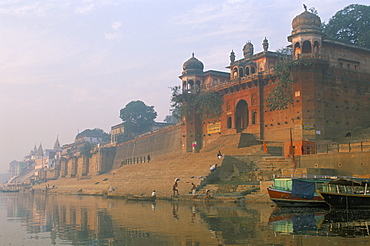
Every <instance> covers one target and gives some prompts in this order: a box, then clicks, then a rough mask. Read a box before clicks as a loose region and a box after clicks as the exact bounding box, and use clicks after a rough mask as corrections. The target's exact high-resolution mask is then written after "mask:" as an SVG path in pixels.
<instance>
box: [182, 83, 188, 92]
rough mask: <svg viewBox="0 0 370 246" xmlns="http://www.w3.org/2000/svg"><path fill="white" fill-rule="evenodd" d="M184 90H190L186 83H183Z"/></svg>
mask: <svg viewBox="0 0 370 246" xmlns="http://www.w3.org/2000/svg"><path fill="white" fill-rule="evenodd" d="M182 89H183V90H187V89H188V87H187V84H186V81H183V82H182Z"/></svg>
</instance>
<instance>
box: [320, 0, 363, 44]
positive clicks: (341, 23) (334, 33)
mask: <svg viewBox="0 0 370 246" xmlns="http://www.w3.org/2000/svg"><path fill="white" fill-rule="evenodd" d="M369 26H370V6H367V5H360V4H351V5H349V6H347V7H345V8H344V9H342V10H339V11H338V12H337V13H336V14H335V15H334V16H333V17H332V18H331V19H330V20H329V22H328V23H327V24H325V23H324V24H323V31H324V34H325V35H326V36H327V37H329V38H331V39H334V40H338V41H341V42H344V43H349V44H355V45H359V46H362V47H365V48H368V49H370V28H369Z"/></svg>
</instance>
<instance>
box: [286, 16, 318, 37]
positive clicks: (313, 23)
mask: <svg viewBox="0 0 370 246" xmlns="http://www.w3.org/2000/svg"><path fill="white" fill-rule="evenodd" d="M292 28H293V30H292V35H293V34H296V33H300V32H321V19H320V17H318V16H317V15H315V14H313V13H310V12H308V11H307V10H306V11H304V12H303V13H301V14H300V15H297V16H296V17H295V18H294V19H293V21H292Z"/></svg>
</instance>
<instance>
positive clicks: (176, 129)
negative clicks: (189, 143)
mask: <svg viewBox="0 0 370 246" xmlns="http://www.w3.org/2000/svg"><path fill="white" fill-rule="evenodd" d="M181 139H182V135H181V124H180V123H178V124H175V125H171V126H168V127H164V128H161V129H158V130H156V131H154V132H150V133H147V134H145V135H142V136H140V137H138V138H136V139H133V140H131V141H128V142H124V143H122V144H119V145H117V147H116V156H115V159H114V163H113V168H112V169H117V168H119V167H120V166H122V165H127V164H135V163H142V162H147V161H148V160H147V157H148V155H150V159H154V158H156V157H157V156H164V155H174V154H181Z"/></svg>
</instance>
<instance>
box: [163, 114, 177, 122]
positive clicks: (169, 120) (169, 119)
mask: <svg viewBox="0 0 370 246" xmlns="http://www.w3.org/2000/svg"><path fill="white" fill-rule="evenodd" d="M163 121H164V122H166V123H169V124H175V123H176V122H177V121H178V120H177V119H176V117H175V116H173V115H167V116H166V118H164V120H163Z"/></svg>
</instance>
